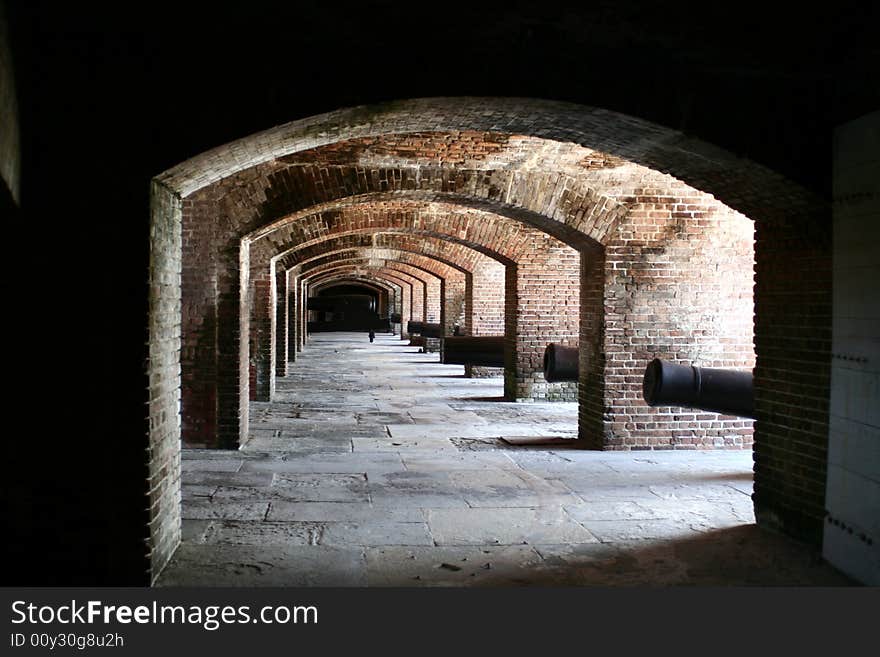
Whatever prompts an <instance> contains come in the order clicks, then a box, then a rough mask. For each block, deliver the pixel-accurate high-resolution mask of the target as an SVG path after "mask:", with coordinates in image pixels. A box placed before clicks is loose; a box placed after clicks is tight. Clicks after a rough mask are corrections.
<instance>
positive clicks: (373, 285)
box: [312, 278, 399, 292]
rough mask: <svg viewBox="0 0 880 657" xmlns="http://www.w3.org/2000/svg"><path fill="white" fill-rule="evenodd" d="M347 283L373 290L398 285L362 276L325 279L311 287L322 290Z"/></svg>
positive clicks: (376, 290) (384, 289) (377, 290)
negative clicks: (323, 281) (325, 280)
mask: <svg viewBox="0 0 880 657" xmlns="http://www.w3.org/2000/svg"><path fill="white" fill-rule="evenodd" d="M349 283H350V284H351V285H359V286H362V287H366V288H368V289H371V290H373V291H374V292H389V291H391V290H394V289H396V288H398V287H399V286H396V285H395V286H393V287H392V284H390V283H388V282H385V281H380V280H367V279H364V278H351V279H347V278H346V279H338V280H333V281H327V282H326V283H321V284H320V285H318V284H313V286H312V289H313V290H314V291H316V292H317V291H318V288H320V289H321V290H323V289H326V288H331V287H337V286H340V285H347V284H349Z"/></svg>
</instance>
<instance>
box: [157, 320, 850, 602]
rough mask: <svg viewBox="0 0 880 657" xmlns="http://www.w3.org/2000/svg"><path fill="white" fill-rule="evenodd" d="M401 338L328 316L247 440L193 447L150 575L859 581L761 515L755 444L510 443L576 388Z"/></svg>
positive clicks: (498, 582)
mask: <svg viewBox="0 0 880 657" xmlns="http://www.w3.org/2000/svg"><path fill="white" fill-rule="evenodd" d="M407 345H408V342H406V341H401V340H400V339H399V337H397V336H391V335H387V334H379V335H377V336H376V342H374V343H372V344H370V342H369V341H368V339H367V336H366V334H357V333H325V334H314V335H312V336H311V338H310V341H309V344H308V345H307V346H306V348H305V349H304V350H303V352H302V353H301V354H299V356H298V359H297V362H296V363H295V364H292V365H291V367H290V370H291V372H290V375H289V376H287V377H284V378H279V379H278V380H277V394H276V399H275V400H274V401H272V402H270V403H252V404H251V423H250V440H249V442H248V443H247V444H246V445H244V446H243V447H242V449H240V450H237V451H227V450H224V451H214V450H211V451H206V450H184V451H183V455H182V458H183V461H182V463H183V475H182V490H183V518H184V519H183V542H182V543H181V545H180V547H179V549H178V550H177V552H176V554H175V556H174V558H173V559H172V561H171V562H170V564H169V565H168V566H167V567H166V568H165V570H164V571H163V573H162V574H161V576H160V578H159V581H158V585H159V586H635V585H648V586H670V585H673V586H674V585H710V586H719V585H763V586H781V585H787V586H790V585H795V586H800V585H813V586H840V585H847V584H849V583H850V582H849V580H847V579H846V578H845V577H844V576H842V575H840V574H839V573H837V572H836V571H835V570H833V569H832V568H831V567H830V566H829V565H827V564H826V563H824V562H822V561H821V559H819V558H818V556H817V555H816V554H815V552H814V551H812V550H810V549H808V548H806V547H804V546H802V545H800V544H798V543H795V542H793V541H790V540H789V539H787V538H784V537H782V536H778V535H775V534H772V533H770V532H767V531H764V530H759V529H758V528H757V527H756V526H755V524H754V515H753V513H752V504H751V499H750V497H749V496H750V494H751V491H752V455H751V452H750V451H749V450H746V451H674V452H672V451H649V452H645V451H636V452H593V451H586V450H580V449H576V448H575V446H574V444H565V443H562V444H552V445H539V446H513V445H510V444H507V443H505V442H504V441H503V440H502V439H503V438H505V437H508V438H511V437H523V436H531V437H534V438H554V437H556V438H574V437H575V436H576V434H577V405H576V404H574V403H519V404H517V403H508V402H504V401H501V396H502V392H503V385H502V381H501V379H500V378H490V379H467V378H464V374H463V372H464V368H463V367H462V366H459V365H442V364H440V363H439V358H438V355H437V354H436V353H429V354H421V353H418V351H419V350H418V348H417V347H410V346H407Z"/></svg>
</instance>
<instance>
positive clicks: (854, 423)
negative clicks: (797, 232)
mask: <svg viewBox="0 0 880 657" xmlns="http://www.w3.org/2000/svg"><path fill="white" fill-rule="evenodd" d="M833 149H834V150H833V162H834V217H833V221H834V310H833V334H832V349H831V352H832V360H831V407H830V426H829V436H828V480H827V492H826V496H825V508H826V510H827V511H828V518H826V522H825V536H824V545H823V554H824V556H825V558H826V559H827V560H828V561H829V562H830V563H832V564H833V565H834V566H836V567H837V568H838V569H840V570H841V571H843V572H844V573H846V574H848V575H849V576H851V577H853V578H855V579H856V580H858V581H860V582H863V583H865V584H871V585H880V111H877V112H872V113H870V114H868V115H866V116H864V117H862V118H860V119H857V120H856V121H852V122H850V123H847V124H845V125H842V126H839V127H838V128H837V129H836V130H835V132H834V146H833Z"/></svg>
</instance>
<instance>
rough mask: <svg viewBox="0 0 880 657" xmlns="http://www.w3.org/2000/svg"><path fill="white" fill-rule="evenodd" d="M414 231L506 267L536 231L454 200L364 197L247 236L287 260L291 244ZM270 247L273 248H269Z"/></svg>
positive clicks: (254, 244) (258, 246)
mask: <svg viewBox="0 0 880 657" xmlns="http://www.w3.org/2000/svg"><path fill="white" fill-rule="evenodd" d="M359 231H363V232H373V231H376V232H378V231H382V232H403V231H407V232H413V233H417V234H424V235H428V236H433V237H442V238H443V239H449V240H452V241H455V242H456V243H460V244H463V245H465V246H468V247H469V248H472V249H474V250H477V251H480V252H481V253H483V254H485V255H487V256H488V257H491V258H494V259H496V260H499V261H500V262H502V263H504V264H509V262H511V261H513V260H516V259H517V257H518V255H519V254H520V253H521V251H522V236H523V235H527V234H529V233H530V232H537V231H536V229H534V228H532V227H531V226H530V225H528V224H526V223H525V222H522V221H518V220H516V219H511V218H510V217H507V216H504V215H502V214H497V213H494V212H490V211H489V210H488V209H485V208H476V207H470V206H462V205H459V204H456V203H453V202H452V201H451V200H450V199H445V200H443V201H438V200H431V201H428V200H424V199H422V198H418V197H408V196H404V195H400V194H397V195H393V196H385V195H377V194H366V195H363V196H358V197H350V198H347V199H345V200H344V201H340V202H337V203H331V204H323V205H321V206H316V207H315V208H312V209H310V210H309V211H305V212H300V213H295V214H293V215H290V216H288V217H286V218H285V219H284V220H282V221H279V222H276V223H275V224H273V225H272V226H270V227H266V228H264V229H261V230H260V231H256V232H255V233H253V234H251V235H249V236H248V239H249V240H250V244H251V248H252V249H255V250H256V249H261V250H266V251H274V252H275V253H277V254H278V256H279V257H283V255H284V251H285V250H287V249H290V248H294V247H292V246H290V245H297V246H299V245H305V244H308V243H310V242H313V241H316V240H319V239H321V238H322V237H325V236H329V235H334V234H337V233H351V232H359ZM269 245H271V246H269Z"/></svg>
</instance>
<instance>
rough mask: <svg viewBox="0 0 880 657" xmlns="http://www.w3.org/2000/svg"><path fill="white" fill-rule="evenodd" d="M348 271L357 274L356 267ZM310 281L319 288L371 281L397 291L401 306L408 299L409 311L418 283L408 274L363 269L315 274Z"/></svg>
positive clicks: (409, 317)
mask: <svg viewBox="0 0 880 657" xmlns="http://www.w3.org/2000/svg"><path fill="white" fill-rule="evenodd" d="M348 269H349V271H352V272H355V267H354V266H351V267H349V268H348ZM308 280H309V282H310V284H311V285H313V286H318V287H321V286H324V285H335V284H336V282H337V281H346V280H357V281H362V282H363V283H364V284H366V283H368V282H370V281H375V283H376V284H377V285H387V286H389V288H394V289H396V290H397V291H398V294H399V295H400V298H401V302H400V304H401V306H402V305H403V298H404V297H406V307H407V309H409V308H410V297H411V295H412V288H413V283H415V282H416V281H415V279H413V278H412V277H410V276H409V275H408V274H405V273H403V272H399V271H394V272H393V273H392V272H389V271H387V270H376V271H372V270H363V269H357V270H356V272H355V273H344V272H341V271H340V270H334V271H327V272H323V273H321V274H314V275H312V276H311V277H310V278H309V279H308ZM403 314H404V313H403V309H402V308H401V315H403ZM407 319H412V316H411V315H407Z"/></svg>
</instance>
